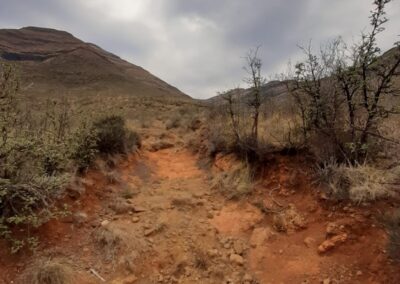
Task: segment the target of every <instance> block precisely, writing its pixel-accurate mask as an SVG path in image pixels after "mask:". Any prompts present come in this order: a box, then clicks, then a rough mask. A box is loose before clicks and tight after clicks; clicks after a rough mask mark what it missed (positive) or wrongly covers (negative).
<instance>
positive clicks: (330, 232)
mask: <svg viewBox="0 0 400 284" xmlns="http://www.w3.org/2000/svg"><path fill="white" fill-rule="evenodd" d="M338 233H339V226H338V225H337V224H336V223H334V222H331V223H329V224H328V225H327V226H326V235H327V236H334V235H337V234H338Z"/></svg>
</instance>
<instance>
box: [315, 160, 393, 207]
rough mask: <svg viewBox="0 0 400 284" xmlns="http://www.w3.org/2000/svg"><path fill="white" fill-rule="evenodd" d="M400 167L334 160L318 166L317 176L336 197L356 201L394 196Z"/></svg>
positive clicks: (331, 194) (332, 195)
mask: <svg viewBox="0 0 400 284" xmlns="http://www.w3.org/2000/svg"><path fill="white" fill-rule="evenodd" d="M399 174H400V167H395V168H392V169H386V170H383V169H378V168H376V167H373V166H370V165H358V166H348V165H343V164H341V165H339V164H337V163H334V162H329V163H326V164H325V165H324V166H323V167H320V168H318V170H317V176H318V180H319V182H320V183H322V184H324V185H325V186H326V188H327V189H328V191H329V194H330V196H331V197H333V198H334V199H338V200H344V199H350V200H352V201H353V202H355V203H362V202H368V201H374V200H378V199H382V198H386V197H390V196H393V194H394V191H393V185H394V184H395V183H396V182H397V181H398V179H399Z"/></svg>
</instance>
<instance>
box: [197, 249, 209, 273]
mask: <svg viewBox="0 0 400 284" xmlns="http://www.w3.org/2000/svg"><path fill="white" fill-rule="evenodd" d="M194 267H195V268H197V269H201V270H207V269H208V267H209V260H208V255H207V253H205V252H204V251H202V250H200V249H196V250H194Z"/></svg>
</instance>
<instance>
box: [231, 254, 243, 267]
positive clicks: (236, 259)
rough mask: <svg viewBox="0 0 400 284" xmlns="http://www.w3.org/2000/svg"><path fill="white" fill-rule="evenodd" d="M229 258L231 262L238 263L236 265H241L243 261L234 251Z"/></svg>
mask: <svg viewBox="0 0 400 284" xmlns="http://www.w3.org/2000/svg"><path fill="white" fill-rule="evenodd" d="M229 260H230V261H231V262H233V263H236V264H238V265H243V263H244V259H243V257H241V256H240V255H238V254H235V253H232V254H231V255H230V256H229Z"/></svg>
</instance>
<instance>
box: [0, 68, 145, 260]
mask: <svg viewBox="0 0 400 284" xmlns="http://www.w3.org/2000/svg"><path fill="white" fill-rule="evenodd" d="M0 108H1V113H0V128H1V129H2V134H1V136H0V237H1V238H5V239H8V240H9V241H11V244H12V251H13V252H15V251H18V250H19V249H21V248H22V247H24V246H25V245H30V246H31V247H32V246H34V245H35V244H36V240H35V238H33V236H30V235H29V233H28V232H29V231H30V230H29V228H30V227H38V226H40V225H41V224H43V223H45V222H47V221H48V220H49V219H51V218H54V217H57V216H59V215H60V214H64V213H65V210H64V208H59V207H58V206H56V200H57V199H59V198H60V197H62V196H63V194H64V189H65V188H66V186H67V185H68V184H69V182H70V180H71V177H72V176H73V174H74V171H75V169H76V168H77V169H78V170H79V171H80V172H82V171H84V170H85V169H87V168H88V167H89V166H90V165H91V163H92V162H93V161H94V159H95V158H96V157H97V156H98V155H99V154H122V153H126V152H127V151H131V150H134V148H135V147H138V145H139V144H140V143H139V137H138V135H137V134H136V133H133V132H131V131H129V130H127V129H126V127H125V121H124V119H123V118H122V117H119V116H116V115H112V116H100V118H93V117H89V116H88V117H82V118H81V117H79V118H78V119H75V120H73V119H72V117H73V115H72V108H71V106H70V105H69V103H68V101H66V100H61V101H55V100H54V101H50V100H49V101H47V102H46V104H44V107H43V109H42V110H41V111H38V112H31V111H29V110H28V108H27V107H26V106H24V104H22V103H21V100H20V98H19V81H18V76H17V73H16V70H15V68H14V67H13V66H12V65H9V64H6V63H3V62H1V65H0ZM16 226H19V227H21V226H22V227H21V230H24V232H25V233H24V234H23V235H24V239H16V238H15V237H14V236H13V233H12V232H13V228H14V227H16Z"/></svg>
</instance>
